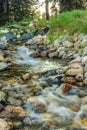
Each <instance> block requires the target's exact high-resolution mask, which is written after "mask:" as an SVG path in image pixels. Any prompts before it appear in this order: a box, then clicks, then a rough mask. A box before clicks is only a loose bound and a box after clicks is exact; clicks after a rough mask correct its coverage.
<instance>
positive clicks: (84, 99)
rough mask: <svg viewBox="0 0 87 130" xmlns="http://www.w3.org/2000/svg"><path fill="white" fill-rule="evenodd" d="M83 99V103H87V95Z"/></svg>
mask: <svg viewBox="0 0 87 130" xmlns="http://www.w3.org/2000/svg"><path fill="white" fill-rule="evenodd" d="M81 101H82V103H83V104H87V96H85V97H83V98H82V99H81Z"/></svg>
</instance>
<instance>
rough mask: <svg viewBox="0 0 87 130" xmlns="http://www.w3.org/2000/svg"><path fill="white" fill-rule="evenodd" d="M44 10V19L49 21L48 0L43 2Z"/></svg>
mask: <svg viewBox="0 0 87 130" xmlns="http://www.w3.org/2000/svg"><path fill="white" fill-rule="evenodd" d="M45 9H46V19H47V20H49V18H50V15H49V0H45Z"/></svg>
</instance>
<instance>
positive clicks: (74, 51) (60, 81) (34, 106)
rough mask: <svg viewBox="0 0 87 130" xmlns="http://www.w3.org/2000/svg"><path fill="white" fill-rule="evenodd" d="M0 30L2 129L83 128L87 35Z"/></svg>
mask: <svg viewBox="0 0 87 130" xmlns="http://www.w3.org/2000/svg"><path fill="white" fill-rule="evenodd" d="M3 31H4V35H3V36H2V37H1V40H0V130H87V47H86V45H87V35H85V34H81V35H74V36H73V37H70V36H68V35H65V36H60V38H59V39H56V40H55V41H54V43H53V44H51V43H50V41H49V40H48V38H47V37H46V35H37V36H32V35H31V34H30V35H29V34H28V35H26V34H25V35H23V36H24V37H23V38H26V37H28V39H27V40H26V39H23V38H22V37H21V36H20V37H19V36H18V35H17V37H15V36H14V35H13V34H11V33H9V31H7V30H3ZM3 31H2V30H1V32H3ZM5 31H6V32H5ZM15 38H16V39H15Z"/></svg>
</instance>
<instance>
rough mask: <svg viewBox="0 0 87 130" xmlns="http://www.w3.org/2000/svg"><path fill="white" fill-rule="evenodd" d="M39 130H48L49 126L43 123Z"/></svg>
mask: <svg viewBox="0 0 87 130" xmlns="http://www.w3.org/2000/svg"><path fill="white" fill-rule="evenodd" d="M40 130H50V124H49V123H44V124H43V126H42V127H41V129H40Z"/></svg>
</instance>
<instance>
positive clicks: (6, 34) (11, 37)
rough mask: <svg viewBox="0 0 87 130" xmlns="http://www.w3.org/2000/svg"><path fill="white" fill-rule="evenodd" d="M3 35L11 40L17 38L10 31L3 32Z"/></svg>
mask: <svg viewBox="0 0 87 130" xmlns="http://www.w3.org/2000/svg"><path fill="white" fill-rule="evenodd" d="M2 36H3V37H6V38H7V39H9V40H13V39H16V36H15V35H13V34H12V33H9V32H8V33H3V34H2Z"/></svg>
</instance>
